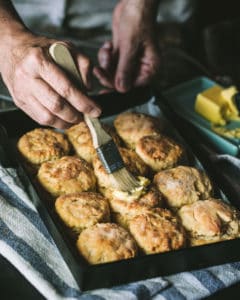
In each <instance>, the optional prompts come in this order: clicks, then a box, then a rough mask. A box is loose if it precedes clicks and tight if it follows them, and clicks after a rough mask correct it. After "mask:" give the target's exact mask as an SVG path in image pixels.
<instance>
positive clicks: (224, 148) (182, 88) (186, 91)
mask: <svg viewBox="0 0 240 300" xmlns="http://www.w3.org/2000/svg"><path fill="white" fill-rule="evenodd" d="M214 85H217V82H215V81H213V80H211V79H210V78H207V77H197V78H194V79H192V80H189V81H186V82H184V83H181V84H179V85H176V86H174V87H172V88H170V89H168V90H167V91H165V92H164V93H163V95H164V97H165V99H166V101H167V102H168V104H169V106H170V107H171V109H172V110H174V111H175V112H176V113H177V114H178V115H180V116H181V117H182V118H184V119H186V120H188V121H189V122H191V123H192V124H193V125H194V126H195V127H196V128H197V129H198V130H199V131H200V132H201V133H202V134H203V135H204V136H205V137H206V138H207V139H208V141H209V143H211V144H212V145H214V146H215V148H216V149H217V150H218V151H219V152H220V153H225V154H230V155H233V156H238V155H239V149H240V139H236V138H224V137H222V136H220V135H218V134H216V133H215V132H214V131H213V130H212V128H211V123H210V122H209V121H207V120H206V119H205V118H203V117H202V116H200V115H199V114H198V113H196V112H195V109H194V105H195V101H196V96H197V94H198V93H201V92H202V91H204V90H206V89H208V88H210V87H212V86H214ZM237 127H240V122H239V121H231V122H229V123H228V124H227V125H225V126H224V128H227V129H234V128H237Z"/></svg>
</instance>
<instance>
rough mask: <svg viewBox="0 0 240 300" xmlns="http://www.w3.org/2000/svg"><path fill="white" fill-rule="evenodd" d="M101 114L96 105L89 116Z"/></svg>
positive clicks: (95, 116) (93, 116)
mask: <svg viewBox="0 0 240 300" xmlns="http://www.w3.org/2000/svg"><path fill="white" fill-rule="evenodd" d="M100 114H101V110H100V109H99V108H95V107H94V108H93V109H92V110H91V111H90V112H89V116H90V117H92V118H97V117H99V116H100Z"/></svg>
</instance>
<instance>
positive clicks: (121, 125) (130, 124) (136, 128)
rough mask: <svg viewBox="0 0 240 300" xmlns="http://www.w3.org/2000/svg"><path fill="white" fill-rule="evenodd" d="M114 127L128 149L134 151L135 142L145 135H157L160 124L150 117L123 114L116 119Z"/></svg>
mask: <svg viewBox="0 0 240 300" xmlns="http://www.w3.org/2000/svg"><path fill="white" fill-rule="evenodd" d="M114 126H115V128H116V131H117V133H118V135H119V136H120V137H121V138H122V140H123V141H124V142H125V143H126V145H127V146H128V147H129V148H132V149H135V145H136V143H137V141H138V140H139V139H140V138H142V137H143V136H145V135H154V134H159V133H160V130H161V126H160V122H159V120H158V119H157V118H154V117H152V116H149V115H146V114H142V113H136V112H125V113H122V114H120V115H118V116H117V117H116V119H115V120H114Z"/></svg>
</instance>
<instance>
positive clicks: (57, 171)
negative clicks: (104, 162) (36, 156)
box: [37, 156, 96, 196]
mask: <svg viewBox="0 0 240 300" xmlns="http://www.w3.org/2000/svg"><path fill="white" fill-rule="evenodd" d="M37 177H38V180H39V182H40V183H41V185H42V186H43V187H44V188H45V189H46V190H47V191H48V192H49V193H50V194H51V195H52V196H60V195H64V194H70V193H81V192H84V191H94V190H95V188H96V177H95V175H94V172H93V169H92V168H91V166H90V165H89V164H88V163H87V162H86V161H85V160H83V159H80V158H78V157H74V156H64V157H62V158H60V159H58V160H55V161H49V162H45V163H43V164H42V165H41V167H40V169H39V171H38V174H37Z"/></svg>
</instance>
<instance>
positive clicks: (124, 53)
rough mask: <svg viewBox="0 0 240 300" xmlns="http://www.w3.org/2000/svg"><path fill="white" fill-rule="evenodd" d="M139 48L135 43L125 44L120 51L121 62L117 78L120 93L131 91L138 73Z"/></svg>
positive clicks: (116, 84)
mask: <svg viewBox="0 0 240 300" xmlns="http://www.w3.org/2000/svg"><path fill="white" fill-rule="evenodd" d="M137 59H138V58H137V48H136V46H135V45H134V43H128V44H125V43H123V44H122V45H121V48H120V49H119V61H118V66H117V71H116V76H115V87H116V88H117V90H118V91H119V92H127V91H128V90H130V88H131V86H132V83H133V80H134V74H135V72H136V61H137Z"/></svg>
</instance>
